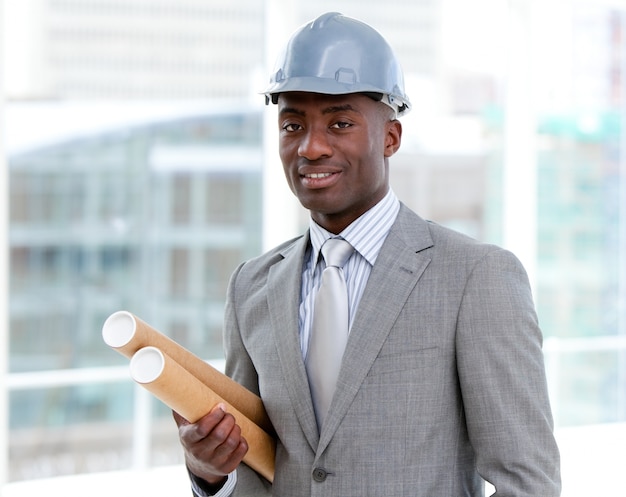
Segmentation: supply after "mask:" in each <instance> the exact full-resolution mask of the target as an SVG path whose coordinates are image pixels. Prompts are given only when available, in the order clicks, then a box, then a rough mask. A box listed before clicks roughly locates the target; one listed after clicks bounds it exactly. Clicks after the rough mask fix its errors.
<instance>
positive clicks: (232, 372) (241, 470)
mask: <svg viewBox="0 0 626 497" xmlns="http://www.w3.org/2000/svg"><path fill="white" fill-rule="evenodd" d="M243 266H244V264H241V265H240V266H239V267H238V268H237V269H236V270H235V272H234V273H233V275H232V277H231V279H230V283H229V285H228V294H227V298H226V309H225V314H224V331H223V339H224V352H225V355H226V369H225V372H226V375H228V376H230V377H231V378H233V379H234V380H235V381H236V382H237V383H239V384H241V385H243V386H244V387H246V388H247V389H248V390H250V391H251V392H253V393H255V394H257V395H258V394H259V385H258V376H257V373H256V369H255V368H254V365H253V364H252V360H251V359H250V356H249V355H248V352H247V351H246V348H245V346H244V344H243V341H242V340H241V334H240V332H239V326H238V322H237V309H236V304H235V302H236V293H237V290H236V289H237V286H238V284H239V283H238V277H239V276H240V274H241V269H242V267H243ZM231 495H232V496H233V497H244V496H250V497H252V496H254V497H257V496H258V497H263V496H264V495H267V496H269V495H271V484H269V483H268V482H267V481H266V480H265V479H264V478H262V477H261V476H259V475H258V474H257V473H256V472H255V471H253V470H252V469H250V468H249V467H248V466H247V465H246V464H244V463H242V464H241V465H240V466H239V467H238V468H237V483H236V484H235V488H234V490H233V492H232V494H231Z"/></svg>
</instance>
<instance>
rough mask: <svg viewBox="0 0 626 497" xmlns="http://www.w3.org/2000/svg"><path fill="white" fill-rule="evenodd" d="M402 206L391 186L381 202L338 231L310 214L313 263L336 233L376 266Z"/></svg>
mask: <svg viewBox="0 0 626 497" xmlns="http://www.w3.org/2000/svg"><path fill="white" fill-rule="evenodd" d="M399 210H400V201H399V200H398V197H396V195H395V193H394V192H393V191H392V190H391V188H390V189H389V191H388V192H387V194H386V195H385V197H383V199H382V200H381V201H380V202H378V203H377V204H376V205H375V206H374V207H372V208H371V209H370V210H368V211H367V212H365V213H364V214H363V215H362V216H361V217H359V218H357V219H355V220H354V221H353V222H352V223H351V224H350V225H349V226H347V227H346V228H345V229H344V230H343V231H342V232H341V233H339V234H338V235H334V234H333V233H331V232H330V231H327V230H325V229H324V228H322V227H321V226H320V225H319V224H317V223H316V222H315V221H313V219H312V218H311V219H310V220H309V229H310V236H311V261H312V262H313V265H312V267H315V263H316V261H317V260H318V257H319V253H320V249H321V248H322V245H323V244H324V242H325V241H326V240H328V239H329V238H333V237H336V236H338V237H341V238H343V239H344V240H346V241H347V242H348V243H350V245H352V246H353V247H354V249H355V250H356V251H357V252H358V253H359V254H361V256H363V258H365V260H367V262H369V263H370V264H371V265H372V266H373V265H374V262H376V258H377V257H378V253H379V252H380V249H381V247H382V245H383V242H384V241H385V238H386V237H387V234H388V233H389V230H390V229H391V226H392V225H393V223H394V222H395V220H396V217H397V215H398V212H399Z"/></svg>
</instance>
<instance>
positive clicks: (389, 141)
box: [385, 119, 402, 157]
mask: <svg viewBox="0 0 626 497" xmlns="http://www.w3.org/2000/svg"><path fill="white" fill-rule="evenodd" d="M401 143H402V124H401V123H400V121H398V120H397V119H393V120H391V121H388V122H387V123H386V134H385V157H391V156H392V155H393V154H395V153H396V152H397V151H398V149H399V148H400V144H401Z"/></svg>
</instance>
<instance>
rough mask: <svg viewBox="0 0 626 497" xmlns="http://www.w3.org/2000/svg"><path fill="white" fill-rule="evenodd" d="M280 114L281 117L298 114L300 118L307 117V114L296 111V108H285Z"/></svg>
mask: <svg viewBox="0 0 626 497" xmlns="http://www.w3.org/2000/svg"><path fill="white" fill-rule="evenodd" d="M279 114H280V115H285V114H296V115H298V116H305V115H306V113H305V112H304V111H303V110H300V109H296V108H295V107H284V108H282V109H280V112H279Z"/></svg>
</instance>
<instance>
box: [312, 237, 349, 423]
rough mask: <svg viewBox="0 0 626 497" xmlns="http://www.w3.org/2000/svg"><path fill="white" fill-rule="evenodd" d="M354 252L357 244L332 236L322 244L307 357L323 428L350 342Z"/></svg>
mask: <svg viewBox="0 0 626 497" xmlns="http://www.w3.org/2000/svg"><path fill="white" fill-rule="evenodd" d="M352 252H354V247H352V245H350V244H349V243H348V242H346V241H345V240H343V239H341V238H330V239H328V240H326V242H325V243H324V245H322V255H323V256H324V260H325V261H326V269H324V271H323V273H322V281H321V284H320V288H319V290H318V292H317V296H316V297H315V307H314V309H313V329H312V332H311V340H310V342H309V349H308V353H307V360H306V367H307V374H308V376H309V385H310V387H311V395H312V397H313V405H314V407H315V415H316V417H317V425H318V427H319V428H321V426H322V423H323V421H324V417H325V416H326V412H327V411H328V407H329V406H330V401H331V400H332V398H333V394H334V392H335V387H336V385H337V377H338V376H339V369H340V368H341V359H342V358H343V352H344V350H345V348H346V343H347V341H348V319H349V308H348V290H347V287H346V281H345V278H344V275H343V269H342V268H343V266H344V264H345V263H346V262H347V261H348V259H349V258H350V256H351V255H352Z"/></svg>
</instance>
